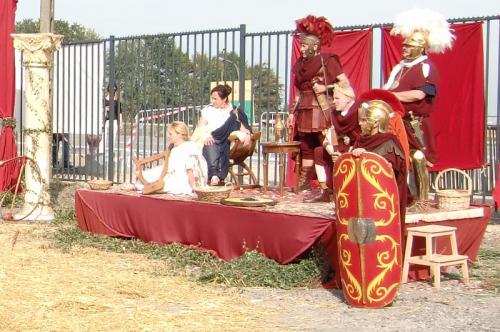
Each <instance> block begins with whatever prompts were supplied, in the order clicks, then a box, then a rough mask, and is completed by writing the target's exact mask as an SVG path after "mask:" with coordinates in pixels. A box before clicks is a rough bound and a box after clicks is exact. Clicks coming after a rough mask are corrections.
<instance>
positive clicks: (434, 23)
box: [391, 8, 455, 53]
mask: <svg viewBox="0 0 500 332" xmlns="http://www.w3.org/2000/svg"><path fill="white" fill-rule="evenodd" d="M415 31H425V32H427V33H428V38H427V42H428V43H429V52H435V53H442V52H444V51H445V50H446V49H448V48H450V49H451V47H452V43H453V40H454V39H455V36H454V35H453V33H452V30H451V29H450V25H449V23H448V22H447V21H446V19H445V18H444V16H443V15H441V14H440V13H437V12H434V11H432V10H430V9H419V8H415V9H412V10H408V11H405V12H403V13H401V14H399V15H398V17H396V20H395V21H394V26H393V28H392V30H391V34H392V35H401V36H402V37H403V38H407V37H409V36H411V35H412V33H413V32H415Z"/></svg>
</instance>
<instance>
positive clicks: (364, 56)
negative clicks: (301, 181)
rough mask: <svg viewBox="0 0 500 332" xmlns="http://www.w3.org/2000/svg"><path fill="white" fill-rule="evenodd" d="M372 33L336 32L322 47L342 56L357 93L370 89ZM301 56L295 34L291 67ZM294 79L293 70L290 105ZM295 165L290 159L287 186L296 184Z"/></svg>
mask: <svg viewBox="0 0 500 332" xmlns="http://www.w3.org/2000/svg"><path fill="white" fill-rule="evenodd" d="M372 33H373V32H372V29H367V30H356V31H341V32H336V33H335V38H334V39H333V43H331V45H328V46H322V48H321V52H323V53H335V54H337V55H338V56H339V57H340V63H341V64H342V67H343V68H344V73H345V74H346V75H347V77H348V78H349V81H350V82H351V85H352V87H353V88H354V91H355V92H356V95H359V94H361V93H363V92H365V91H366V90H368V89H370V74H371V50H372ZM299 57H300V40H299V38H298V36H295V37H294V38H293V44H292V59H291V61H290V63H291V68H293V65H294V64H295V62H296V61H297V59H298V58H299ZM294 79H295V75H294V74H293V71H292V72H291V74H290V82H291V84H290V105H291V104H292V103H293V100H294V98H295V86H294V84H293V82H294ZM293 166H294V163H291V162H290V160H289V162H288V164H287V179H286V183H287V186H293V185H294V184H295V176H294V170H293Z"/></svg>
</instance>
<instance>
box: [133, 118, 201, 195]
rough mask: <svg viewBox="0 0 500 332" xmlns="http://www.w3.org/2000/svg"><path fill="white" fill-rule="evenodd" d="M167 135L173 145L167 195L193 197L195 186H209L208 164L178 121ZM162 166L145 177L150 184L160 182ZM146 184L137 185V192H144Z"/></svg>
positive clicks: (169, 164) (166, 186) (165, 188)
mask: <svg viewBox="0 0 500 332" xmlns="http://www.w3.org/2000/svg"><path fill="white" fill-rule="evenodd" d="M167 135H168V139H169V142H170V146H169V150H170V156H169V157H168V172H167V174H166V176H165V177H164V178H163V179H164V186H163V192H165V193H170V194H175V195H192V194H193V188H194V186H195V185H202V186H203V185H205V183H206V182H207V163H206V161H205V158H203V156H202V155H201V151H200V149H199V147H198V146H197V145H196V144H195V143H194V142H192V141H190V140H189V130H188V127H187V126H186V124H185V123H184V122H180V121H174V122H172V123H171V124H169V125H168V128H167ZM162 168H163V167H162V165H159V166H156V167H154V168H151V169H149V170H147V171H144V172H143V173H142V175H143V177H144V179H145V180H146V181H147V182H153V181H156V180H158V177H159V176H160V174H161V172H162ZM142 188H143V184H142V183H140V182H139V181H137V183H136V189H137V190H142Z"/></svg>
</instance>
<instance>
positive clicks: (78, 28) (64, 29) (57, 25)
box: [15, 18, 100, 43]
mask: <svg viewBox="0 0 500 332" xmlns="http://www.w3.org/2000/svg"><path fill="white" fill-rule="evenodd" d="M39 30H40V20H34V19H32V18H26V19H24V20H22V21H19V22H16V30H15V31H16V33H37V32H39ZM54 33H56V34H59V35H64V42H66V43H69V42H78V41H89V40H99V39H100V36H99V35H98V34H97V33H96V32H95V31H94V30H92V29H88V28H86V27H84V26H83V25H80V24H78V23H69V22H66V21H62V20H55V21H54Z"/></svg>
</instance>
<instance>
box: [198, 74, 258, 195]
mask: <svg viewBox="0 0 500 332" xmlns="http://www.w3.org/2000/svg"><path fill="white" fill-rule="evenodd" d="M231 92H232V89H231V87H230V86H229V85H227V84H225V85H222V84H220V85H217V86H216V87H214V88H213V89H212V91H211V100H212V103H211V104H210V105H208V106H207V107H205V108H203V109H202V110H201V117H200V120H199V122H198V126H197V128H196V130H195V132H194V133H193V138H192V139H193V141H195V142H198V143H199V144H203V156H204V157H205V159H206V160H207V165H208V179H210V185H220V184H222V183H223V180H224V179H225V178H226V176H227V174H228V172H229V151H230V142H229V140H228V137H229V135H231V133H233V132H238V131H239V132H240V133H239V134H237V135H239V138H240V140H242V141H243V142H244V143H245V144H250V140H251V127H250V125H249V124H248V119H247V116H246V115H245V113H244V112H242V111H241V110H240V109H237V108H235V109H233V107H232V105H231V103H230V102H229V95H230V94H231Z"/></svg>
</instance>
